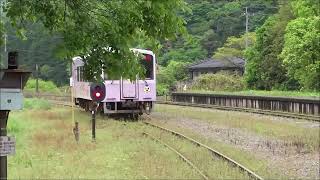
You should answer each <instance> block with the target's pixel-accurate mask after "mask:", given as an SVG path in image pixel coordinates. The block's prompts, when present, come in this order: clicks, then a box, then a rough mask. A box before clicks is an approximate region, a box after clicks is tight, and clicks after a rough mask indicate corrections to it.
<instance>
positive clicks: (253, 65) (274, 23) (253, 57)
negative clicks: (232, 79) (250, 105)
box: [245, 5, 296, 90]
mask: <svg viewBox="0 0 320 180" xmlns="http://www.w3.org/2000/svg"><path fill="white" fill-rule="evenodd" d="M291 19H293V15H292V13H291V8H290V6H289V5H284V6H282V7H281V9H280V10H279V13H278V14H277V15H274V16H272V17H270V18H269V19H268V20H267V21H266V22H265V23H264V25H263V26H262V27H261V28H259V29H258V30H257V31H256V38H257V39H256V44H255V45H254V46H253V47H252V48H249V49H248V51H247V52H246V60H247V63H246V71H245V79H246V82H247V84H248V86H249V87H250V88H256V89H266V90H270V89H272V88H281V86H285V87H289V85H286V83H293V86H295V83H294V81H293V82H292V81H291V80H290V79H288V78H287V76H286V69H285V68H284V67H283V65H282V59H281V58H279V55H280V53H281V51H282V48H283V44H284V34H285V28H286V26H287V24H288V22H289V21H290V20H291ZM285 87H283V88H285ZM290 88H292V87H290ZM293 88H296V87H293Z"/></svg>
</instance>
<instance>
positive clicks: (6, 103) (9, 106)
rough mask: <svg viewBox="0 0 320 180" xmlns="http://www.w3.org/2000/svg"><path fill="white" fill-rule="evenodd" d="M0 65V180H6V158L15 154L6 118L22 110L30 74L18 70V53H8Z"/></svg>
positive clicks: (0, 60)
mask: <svg viewBox="0 0 320 180" xmlns="http://www.w3.org/2000/svg"><path fill="white" fill-rule="evenodd" d="M0 65H1V66H0V180H6V179H7V156H8V155H12V154H14V153H15V138H12V137H8V136H7V124H8V117H9V113H10V111H11V110H20V109H22V107H23V94H22V89H23V88H24V86H25V85H26V83H27V80H28V78H29V76H30V74H31V72H27V71H23V70H20V69H18V52H9V53H8V59H7V60H5V62H3V58H2V59H0Z"/></svg>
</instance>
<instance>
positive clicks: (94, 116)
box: [92, 110, 96, 141]
mask: <svg viewBox="0 0 320 180" xmlns="http://www.w3.org/2000/svg"><path fill="white" fill-rule="evenodd" d="M92 141H96V111H95V110H93V111H92Z"/></svg>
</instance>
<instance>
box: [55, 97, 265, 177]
mask: <svg viewBox="0 0 320 180" xmlns="http://www.w3.org/2000/svg"><path fill="white" fill-rule="evenodd" d="M50 102H51V103H54V104H56V105H59V106H67V107H71V106H72V104H71V103H66V102H61V101H54V100H51V101H50ZM143 123H144V124H145V125H147V126H150V127H154V128H157V129H160V130H162V131H165V132H168V133H170V134H173V135H174V136H177V137H179V138H181V139H184V140H186V141H189V142H191V143H192V144H194V145H196V146H199V147H202V148H205V149H206V150H207V151H209V152H210V153H211V154H212V155H213V156H216V157H218V158H220V159H223V160H225V161H226V162H228V163H229V164H231V165H232V166H234V167H236V168H238V169H239V170H241V171H242V172H243V173H245V174H247V175H248V176H249V177H251V178H252V179H256V180H263V178H262V177H260V176H259V175H257V174H256V173H254V172H253V171H251V170H250V169H248V168H246V167H245V166H243V165H242V164H240V163H238V162H236V161H235V160H233V159H232V158H230V157H228V156H226V155H224V154H223V153H221V152H219V151H217V150H215V149H213V148H211V147H209V146H207V145H204V144H202V143H201V142H199V141H197V140H194V139H192V138H190V137H188V136H186V135H183V134H181V133H179V132H176V131H173V130H170V129H167V128H164V127H161V126H158V125H155V124H153V123H150V122H147V121H143ZM143 135H144V136H147V137H149V138H150V139H152V140H153V141H155V142H158V143H160V144H162V145H164V146H165V147H167V148H168V149H170V150H172V151H173V152H174V153H176V154H177V155H178V156H179V157H180V158H181V159H182V160H183V161H185V162H186V163H187V164H188V165H189V166H191V167H192V168H193V169H194V170H195V171H197V173H198V174H199V175H200V176H201V177H202V178H203V179H206V180H207V179H209V178H208V176H207V175H206V174H205V173H204V172H203V171H201V170H200V169H199V168H198V167H197V166H196V165H195V164H194V163H192V161H190V160H189V159H188V158H187V157H185V156H184V155H183V154H181V153H180V152H179V151H178V150H176V149H175V148H173V147H172V146H170V145H168V144H167V143H165V142H163V141H162V140H160V139H158V138H156V137H154V136H152V135H151V134H149V133H147V132H143Z"/></svg>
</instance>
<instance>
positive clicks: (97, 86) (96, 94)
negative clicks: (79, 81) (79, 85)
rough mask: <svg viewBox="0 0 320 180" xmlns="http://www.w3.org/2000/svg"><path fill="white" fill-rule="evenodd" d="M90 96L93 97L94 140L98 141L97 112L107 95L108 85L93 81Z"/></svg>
mask: <svg viewBox="0 0 320 180" xmlns="http://www.w3.org/2000/svg"><path fill="white" fill-rule="evenodd" d="M90 97H91V99H92V107H91V113H92V120H91V123H92V141H93V142H95V141H96V112H97V110H98V108H99V104H100V102H101V101H103V100H104V98H105V97H106V87H105V85H104V84H103V83H92V84H91V85H90Z"/></svg>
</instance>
